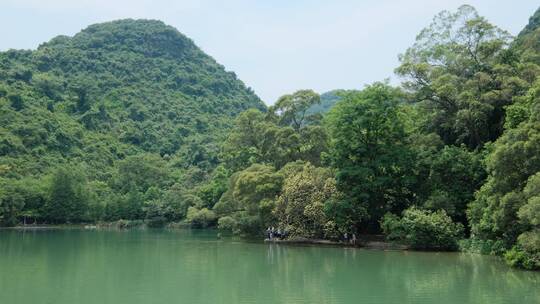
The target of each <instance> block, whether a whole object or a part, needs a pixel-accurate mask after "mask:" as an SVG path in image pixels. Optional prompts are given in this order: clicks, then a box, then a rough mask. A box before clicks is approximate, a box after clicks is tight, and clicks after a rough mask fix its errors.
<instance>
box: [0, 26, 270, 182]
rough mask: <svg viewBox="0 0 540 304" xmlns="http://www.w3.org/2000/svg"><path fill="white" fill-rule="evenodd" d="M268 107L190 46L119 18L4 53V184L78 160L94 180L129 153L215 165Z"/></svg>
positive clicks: (0, 150) (168, 31)
mask: <svg viewBox="0 0 540 304" xmlns="http://www.w3.org/2000/svg"><path fill="white" fill-rule="evenodd" d="M252 107H255V108H259V109H263V108H264V105H263V103H262V102H261V101H260V99H259V98H258V97H257V96H256V95H255V94H254V93H253V91H252V90H251V89H249V88H246V87H245V85H244V84H243V83H242V82H241V81H240V80H238V79H237V78H236V76H235V74H234V73H233V72H228V71H225V69H224V67H223V66H221V65H220V64H218V63H217V62H216V61H215V60H214V59H213V58H211V57H210V56H208V55H206V54H205V53H204V52H202V51H201V50H200V49H199V48H198V47H197V46H196V45H195V44H194V43H193V42H192V41H191V40H190V39H189V38H187V37H186V36H184V35H182V34H181V33H180V32H178V31H177V30H176V29H174V28H173V27H170V26H167V25H165V24H164V23H162V22H160V21H153V20H131V19H127V20H119V21H113V22H108V23H102V24H95V25H91V26H89V27H87V28H86V29H84V30H82V31H81V32H79V33H78V34H76V35H75V36H73V37H67V36H58V37H56V38H53V39H52V40H50V41H49V42H46V43H43V44H42V45H40V46H39V47H38V48H37V50H33V51H27V50H9V51H7V52H2V53H0V135H1V136H0V137H1V141H0V156H2V157H1V160H0V165H3V166H4V167H7V168H9V169H5V170H4V172H0V174H1V175H0V176H4V177H19V176H21V175H26V174H41V173H44V172H47V171H48V170H49V169H50V168H51V167H52V166H54V164H57V163H65V162H70V161H74V160H76V161H77V162H82V163H85V164H87V165H88V169H89V170H90V171H95V172H94V173H95V174H100V173H102V170H104V169H106V168H107V167H111V165H112V164H114V162H115V161H116V160H119V159H122V158H124V157H126V156H127V155H134V154H138V153H141V152H153V153H159V154H160V155H162V156H163V155H169V156H176V157H177V158H178V159H179V160H178V161H179V162H180V164H181V165H182V166H186V167H187V166H190V165H200V166H203V167H208V166H212V163H213V162H214V163H215V159H214V158H215V154H216V153H215V152H216V147H215V144H214V143H215V142H216V139H218V138H220V137H221V136H222V135H223V133H224V130H225V129H227V128H228V127H229V126H230V124H231V121H232V117H234V116H235V115H236V114H238V113H239V112H241V111H243V110H245V109H248V108H252Z"/></svg>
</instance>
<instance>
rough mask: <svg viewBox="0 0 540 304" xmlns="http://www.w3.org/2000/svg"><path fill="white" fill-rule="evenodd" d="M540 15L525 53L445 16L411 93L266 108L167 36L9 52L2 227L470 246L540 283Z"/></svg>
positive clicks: (310, 98) (409, 78) (134, 34)
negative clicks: (376, 238) (135, 226)
mask: <svg viewBox="0 0 540 304" xmlns="http://www.w3.org/2000/svg"><path fill="white" fill-rule="evenodd" d="M539 16H540V10H539V11H537V12H536V13H535V15H534V16H533V17H532V18H531V20H530V22H529V24H528V25H527V27H526V28H525V29H524V30H523V31H522V32H521V33H520V35H519V36H518V37H516V38H515V39H514V38H513V37H511V36H510V35H509V34H508V33H507V32H505V31H504V30H502V29H499V28H498V27H496V26H495V25H493V24H491V23H489V22H488V21H487V20H486V19H485V18H483V17H481V16H479V15H478V13H477V12H476V10H475V9H474V8H472V7H471V6H467V5H465V6H462V7H460V8H459V9H458V10H457V11H456V12H447V11H444V12H442V13H440V14H439V15H437V16H436V17H435V18H434V19H433V22H432V23H431V24H430V25H429V26H428V27H427V28H426V29H424V30H422V32H421V33H420V34H419V35H418V36H417V40H416V42H415V43H414V45H413V46H412V47H410V48H409V49H407V50H406V51H405V53H404V54H403V55H401V56H400V65H399V67H397V69H396V73H397V74H398V75H400V76H401V77H403V84H402V85H401V86H397V87H394V86H391V85H389V84H388V83H385V82H376V83H374V84H371V85H368V86H366V87H365V88H363V89H362V90H351V91H343V90H337V91H332V92H329V93H327V94H323V95H322V96H319V95H318V94H317V93H315V92H313V91H311V90H300V91H297V92H294V93H292V94H287V95H284V96H282V97H281V98H279V99H278V100H277V101H276V103H275V104H274V105H273V106H271V107H269V108H265V107H264V106H263V105H262V104H261V102H260V101H259V99H258V98H257V97H256V96H255V95H254V94H253V93H252V92H251V91H250V90H249V89H247V88H245V87H244V86H243V84H242V83H241V82H239V81H238V80H237V79H236V78H235V76H234V74H233V73H228V72H225V71H224V70H223V68H222V67H221V66H219V65H218V64H216V63H215V62H214V61H213V60H212V59H211V58H210V57H208V56H206V55H204V54H203V53H202V52H201V51H200V50H199V49H198V48H196V47H195V46H194V45H193V43H192V42H191V41H190V40H189V39H187V38H185V37H184V36H182V35H181V34H180V33H178V32H177V31H176V30H174V29H172V28H170V27H167V26H165V25H163V24H161V23H159V22H155V21H134V20H123V21H117V22H111V23H105V24H100V25H94V26H90V27H89V28H87V29H86V30H84V31H82V32H81V33H79V34H77V35H75V36H74V37H72V38H70V37H57V38H55V39H53V40H51V41H50V42H48V43H46V44H43V45H42V46H40V47H39V48H38V49H37V50H36V51H8V52H4V53H0V67H1V70H0V121H1V122H2V124H1V127H0V136H1V138H0V156H1V159H0V185H1V187H0V222H1V223H2V224H3V225H15V224H17V223H21V222H23V223H28V222H36V221H37V222H46V223H65V222H98V221H107V222H108V221H116V220H119V219H122V220H123V221H122V222H121V223H122V225H126V226H129V223H130V222H126V220H127V221H134V223H135V222H136V223H138V222H137V221H140V220H144V221H145V223H146V224H147V225H149V226H153V227H156V226H162V225H165V224H166V223H169V222H185V223H187V224H190V225H191V226H193V227H209V226H216V225H217V227H218V228H220V229H222V230H228V231H231V232H233V233H236V234H240V235H258V236H262V235H263V233H264V231H265V230H266V229H267V228H269V227H274V228H276V229H279V231H282V232H283V231H285V232H286V235H287V237H306V238H325V239H339V238H341V236H343V235H344V234H345V233H347V234H355V235H360V234H363V233H370V234H372V233H375V234H378V233H384V234H386V235H387V238H388V239H389V240H392V241H397V242H403V243H406V244H408V245H410V246H411V247H412V248H416V249H436V250H453V249H456V248H457V247H458V241H460V239H461V238H464V237H467V238H468V239H467V240H461V241H460V242H459V244H460V245H461V248H462V249H466V250H471V251H476V252H482V253H491V254H500V255H504V256H505V257H506V259H507V261H508V262H509V263H510V264H512V265H515V266H519V267H523V268H527V269H539V268H540V218H539V216H540V81H539V80H538V75H539V74H540V55H539V54H540V53H539V52H540V44H539V43H538V41H540V40H539V37H540V29H539V25H540V23H539V22H538V20H539V18H540V17H539ZM237 114H238V115H237ZM233 117H234V119H233Z"/></svg>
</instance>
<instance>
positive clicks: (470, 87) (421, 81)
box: [396, 5, 531, 149]
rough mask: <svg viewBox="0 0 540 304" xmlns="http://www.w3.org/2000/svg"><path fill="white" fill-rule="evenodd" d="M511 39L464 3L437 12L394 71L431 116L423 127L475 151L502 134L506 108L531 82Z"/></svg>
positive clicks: (444, 139)
mask: <svg viewBox="0 0 540 304" xmlns="http://www.w3.org/2000/svg"><path fill="white" fill-rule="evenodd" d="M510 41H511V36H510V35H509V34H508V33H507V32H505V31H503V30H501V29H499V28H498V27H496V26H494V25H492V24H491V23H489V22H488V21H487V20H486V19H485V18H483V17H481V16H479V15H478V13H477V12H476V10H475V9H474V8H473V7H471V6H468V5H464V6H461V7H460V8H459V9H458V11H457V12H455V13H452V12H448V11H443V12H441V13H440V14H439V15H437V16H436V17H435V18H434V19H433V22H432V23H431V25H430V26H429V27H427V28H425V29H424V30H422V31H421V32H420V34H419V35H418V36H417V39H416V42H415V44H414V45H413V46H412V47H411V48H409V49H408V50H407V51H406V52H405V53H404V54H402V55H401V56H400V61H401V65H400V66H399V67H398V68H397V69H396V72H397V73H398V74H399V75H401V76H403V77H405V82H404V87H405V88H407V89H409V90H410V91H411V92H412V93H414V95H415V98H414V99H415V100H416V101H417V102H419V103H420V104H421V106H422V107H423V108H424V109H425V113H426V114H427V115H429V118H430V119H429V120H426V126H425V127H426V128H427V129H428V130H429V131H433V132H436V133H437V134H439V136H441V138H442V139H443V141H444V142H445V143H446V144H458V145H459V144H461V143H463V144H465V145H467V146H468V147H469V148H470V149H475V148H477V147H481V146H482V145H483V144H484V143H486V142H489V141H494V140H495V139H497V138H498V137H499V136H500V135H501V133H502V131H503V124H504V107H505V106H507V105H509V104H511V103H512V101H513V98H514V96H516V95H520V94H523V93H525V92H526V89H527V87H528V86H529V85H530V81H531V79H530V78H529V77H527V74H528V72H529V70H530V66H528V65H523V64H520V61H519V57H518V56H517V55H516V54H515V52H514V50H512V49H509V48H508V47H509V44H510Z"/></svg>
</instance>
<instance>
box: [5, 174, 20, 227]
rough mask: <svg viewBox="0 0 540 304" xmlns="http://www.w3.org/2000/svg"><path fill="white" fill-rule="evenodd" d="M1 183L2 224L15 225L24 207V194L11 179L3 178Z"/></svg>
mask: <svg viewBox="0 0 540 304" xmlns="http://www.w3.org/2000/svg"><path fill="white" fill-rule="evenodd" d="M0 185H1V187H0V226H15V225H16V224H18V223H19V220H18V216H19V213H20V212H21V211H22V209H23V208H24V197H23V194H22V193H21V192H20V191H19V189H17V187H16V184H15V183H12V182H11V181H6V180H3V181H2V183H1V184H0Z"/></svg>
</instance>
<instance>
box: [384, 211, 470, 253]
mask: <svg viewBox="0 0 540 304" xmlns="http://www.w3.org/2000/svg"><path fill="white" fill-rule="evenodd" d="M381 228H382V229H383V231H384V233H385V234H387V236H388V238H389V239H390V240H404V241H405V242H407V244H409V245H410V246H411V247H412V248H415V249H439V250H452V249H456V248H457V246H458V240H459V239H460V237H462V233H463V225H461V223H454V222H452V219H451V218H450V217H449V216H448V215H447V214H446V212H445V211H444V210H438V211H429V210H422V209H418V208H416V207H411V208H409V209H407V210H405V211H403V217H401V218H399V217H397V216H396V215H394V214H391V213H389V214H387V215H385V216H384V218H383V220H382V222H381Z"/></svg>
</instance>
